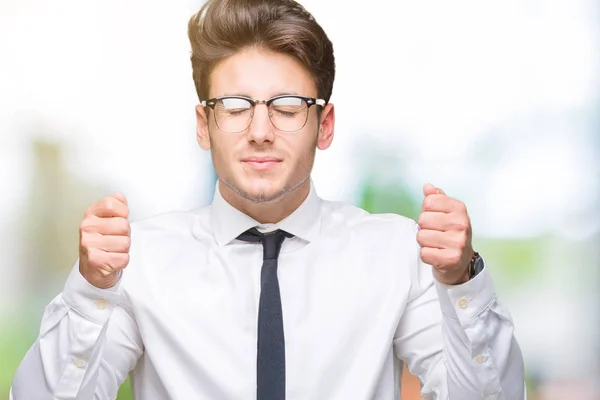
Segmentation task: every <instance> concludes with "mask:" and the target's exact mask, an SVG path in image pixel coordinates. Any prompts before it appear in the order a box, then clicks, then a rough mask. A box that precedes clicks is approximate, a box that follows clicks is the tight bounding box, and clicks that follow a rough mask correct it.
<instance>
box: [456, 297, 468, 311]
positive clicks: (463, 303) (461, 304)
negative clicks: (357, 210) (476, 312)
mask: <svg viewBox="0 0 600 400" xmlns="http://www.w3.org/2000/svg"><path fill="white" fill-rule="evenodd" d="M468 305H469V300H467V299H465V298H464V297H461V298H460V300H458V306H459V307H460V308H462V309H463V310H464V309H465V308H467V306H468Z"/></svg>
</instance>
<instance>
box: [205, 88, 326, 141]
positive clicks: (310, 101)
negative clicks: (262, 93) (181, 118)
mask: <svg viewBox="0 0 600 400" xmlns="http://www.w3.org/2000/svg"><path fill="white" fill-rule="evenodd" d="M287 97H293V98H297V99H301V100H304V101H305V102H306V109H307V110H310V107H311V106H314V105H318V106H321V107H325V105H326V104H327V102H326V101H325V100H323V99H317V98H314V97H308V96H301V95H297V94H280V95H277V96H273V97H271V98H269V99H267V100H257V99H253V98H250V97H246V96H235V95H234V96H219V97H213V98H210V99H207V100H202V101H201V102H200V105H201V106H202V107H210V108H212V110H213V111H214V110H215V106H216V105H217V102H218V101H219V100H223V99H241V100H247V101H248V102H249V103H250V104H251V105H252V116H251V117H250V122H249V123H248V126H246V127H245V128H244V129H242V130H241V131H235V132H229V131H224V130H223V129H221V127H220V126H219V124H218V122H217V116H216V113H213V114H214V119H215V124H217V128H219V129H220V130H221V131H222V132H225V133H242V132H244V131H245V130H246V129H248V128H249V127H250V125H252V121H253V119H254V110H256V105H257V104H264V105H266V106H267V109H268V108H269V106H270V105H271V103H273V102H274V101H275V100H277V99H281V98H287ZM307 121H308V111H307V113H306V120H305V121H304V124H302V126H301V127H300V128H298V129H296V130H293V131H285V130H283V129H280V128H278V127H277V126H276V125H275V124H274V123H273V120H272V119H271V114H270V113H269V122H271V125H273V126H274V127H275V128H277V129H278V130H280V131H282V132H298V131H299V130H301V129H302V128H304V127H305V126H306V122H307Z"/></svg>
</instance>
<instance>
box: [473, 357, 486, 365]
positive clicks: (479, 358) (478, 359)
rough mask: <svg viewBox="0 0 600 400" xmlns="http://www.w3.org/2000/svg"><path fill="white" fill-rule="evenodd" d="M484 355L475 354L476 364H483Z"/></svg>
mask: <svg viewBox="0 0 600 400" xmlns="http://www.w3.org/2000/svg"><path fill="white" fill-rule="evenodd" d="M485 359H486V357H485V356H482V355H479V356H477V358H476V359H475V361H477V364H483V363H484V362H485Z"/></svg>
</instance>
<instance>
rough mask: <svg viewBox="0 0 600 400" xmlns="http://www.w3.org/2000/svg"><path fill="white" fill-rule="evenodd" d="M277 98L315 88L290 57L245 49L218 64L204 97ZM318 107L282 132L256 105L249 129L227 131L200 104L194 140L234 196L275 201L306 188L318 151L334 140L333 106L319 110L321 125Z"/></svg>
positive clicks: (304, 93)
mask: <svg viewBox="0 0 600 400" xmlns="http://www.w3.org/2000/svg"><path fill="white" fill-rule="evenodd" d="M281 94H295V95H301V96H307V97H314V98H316V97H317V88H316V85H315V83H314V80H313V78H312V77H311V75H310V73H309V72H308V71H307V70H306V69H305V68H304V67H303V66H302V64H300V63H299V62H298V61H296V60H295V59H293V58H292V57H290V56H288V55H285V54H279V53H272V52H267V51H264V50H259V49H257V48H248V49H246V50H244V51H242V52H239V53H237V54H235V55H233V56H231V57H229V58H227V59H225V60H223V61H222V62H220V63H219V64H218V65H217V66H216V68H215V69H214V71H213V73H212V75H211V81H210V93H209V96H208V97H209V98H213V97H219V96H225V95H240V96H246V97H250V98H252V99H256V100H266V99H269V98H271V97H273V96H277V95H281ZM317 107H320V106H312V107H310V108H309V110H308V119H307V121H306V125H304V127H303V128H302V129H300V130H298V131H295V132H283V131H280V130H278V129H277V128H276V127H274V126H273V124H272V123H271V121H270V119H269V114H268V109H267V107H266V105H264V104H257V105H256V108H255V110H254V117H253V119H252V122H251V124H250V126H249V127H248V129H246V130H245V131H242V132H240V133H226V132H223V131H221V129H220V128H219V127H218V126H217V124H216V122H215V111H214V110H212V109H209V108H206V109H204V108H202V107H201V106H198V107H197V114H198V142H199V144H200V146H201V147H202V148H204V149H211V152H212V160H213V164H214V167H215V171H216V173H217V175H218V177H219V179H220V180H221V181H222V182H223V183H224V184H225V185H226V186H227V187H228V188H229V189H231V190H232V191H233V192H234V193H236V194H237V195H238V196H240V197H242V198H244V199H246V200H250V201H252V202H273V201H277V200H280V199H282V198H284V197H285V196H287V195H289V194H291V193H292V192H294V191H295V190H296V189H297V188H299V187H300V186H302V185H303V184H307V182H308V178H309V176H310V172H311V169H312V166H313V162H314V158H315V150H316V148H317V147H319V148H320V149H326V148H327V147H329V145H330V143H331V140H332V139H333V118H334V117H333V106H332V105H327V106H326V108H325V110H323V115H322V118H321V120H322V121H324V122H323V124H321V123H320V121H319V120H318V116H317ZM329 114H330V115H329ZM325 121H326V122H325ZM320 128H321V129H320Z"/></svg>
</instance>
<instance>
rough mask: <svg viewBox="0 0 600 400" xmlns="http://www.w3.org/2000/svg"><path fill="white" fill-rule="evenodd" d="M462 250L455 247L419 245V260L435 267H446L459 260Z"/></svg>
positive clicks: (457, 262)
mask: <svg viewBox="0 0 600 400" xmlns="http://www.w3.org/2000/svg"><path fill="white" fill-rule="evenodd" d="M461 255H462V252H461V251H460V250H457V249H438V248H435V247H421V260H423V262H424V263H425V264H429V265H431V266H433V267H435V268H437V269H440V270H441V269H446V267H450V266H453V265H458V264H460V262H461Z"/></svg>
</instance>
